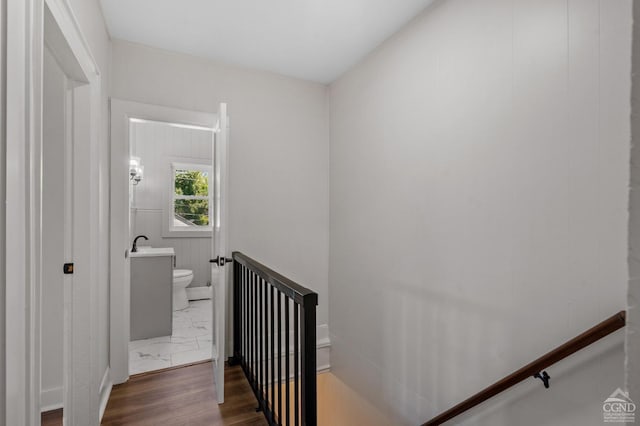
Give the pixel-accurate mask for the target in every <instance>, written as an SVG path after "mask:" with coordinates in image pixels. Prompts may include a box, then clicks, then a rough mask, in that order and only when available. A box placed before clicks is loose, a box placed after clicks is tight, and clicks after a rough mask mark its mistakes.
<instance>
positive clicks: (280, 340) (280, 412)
mask: <svg viewBox="0 0 640 426" xmlns="http://www.w3.org/2000/svg"><path fill="white" fill-rule="evenodd" d="M280 295H281V293H280V290H278V424H280V425H281V424H282V297H280Z"/></svg>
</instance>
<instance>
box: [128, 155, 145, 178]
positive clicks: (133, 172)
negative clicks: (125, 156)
mask: <svg viewBox="0 0 640 426" xmlns="http://www.w3.org/2000/svg"><path fill="white" fill-rule="evenodd" d="M143 176H144V166H143V165H142V161H141V160H140V157H131V159H130V160H129V180H130V181H132V182H133V184H134V185H137V184H139V183H140V181H141V180H142V177H143Z"/></svg>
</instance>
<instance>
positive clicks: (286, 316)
mask: <svg viewBox="0 0 640 426" xmlns="http://www.w3.org/2000/svg"><path fill="white" fill-rule="evenodd" d="M284 333H285V335H284V356H285V358H284V383H285V386H286V388H285V390H286V392H285V412H284V414H285V418H286V422H285V424H286V425H287V426H289V425H290V424H291V422H290V421H289V411H290V404H289V399H290V395H289V385H290V384H291V383H290V381H289V299H288V298H285V299H284Z"/></svg>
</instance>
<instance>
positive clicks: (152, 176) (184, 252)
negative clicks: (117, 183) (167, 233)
mask: <svg viewBox="0 0 640 426" xmlns="http://www.w3.org/2000/svg"><path fill="white" fill-rule="evenodd" d="M130 132H131V133H130V134H131V152H132V153H133V155H136V156H138V157H140V158H141V160H142V164H143V166H144V179H143V180H142V181H141V182H140V183H139V184H138V185H136V186H133V188H134V189H133V194H134V198H133V205H132V207H133V209H132V210H133V212H132V219H133V220H132V222H133V235H132V238H133V237H135V236H136V235H146V236H147V237H149V241H144V240H138V244H140V245H151V246H153V247H173V248H174V250H175V253H176V268H179V269H191V270H192V271H193V275H194V276H193V282H192V283H191V284H190V287H198V286H204V285H206V284H207V282H210V281H211V266H210V264H209V259H211V258H212V256H211V238H165V237H163V236H162V225H163V223H162V221H163V220H166V215H165V214H164V212H165V211H166V206H165V203H166V202H167V200H166V197H167V190H166V188H169V187H170V186H171V163H172V162H181V163H190V162H194V161H195V162H197V163H198V164H200V163H208V164H209V165H211V164H212V162H211V157H212V152H213V145H212V144H213V133H212V132H210V131H207V130H202V129H191V128H184V127H175V126H169V125H167V124H165V123H154V122H133V123H131V130H130Z"/></svg>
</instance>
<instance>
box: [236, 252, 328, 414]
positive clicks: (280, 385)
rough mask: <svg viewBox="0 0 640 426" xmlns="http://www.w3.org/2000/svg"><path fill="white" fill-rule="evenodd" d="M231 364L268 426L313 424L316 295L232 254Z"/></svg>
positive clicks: (238, 255)
mask: <svg viewBox="0 0 640 426" xmlns="http://www.w3.org/2000/svg"><path fill="white" fill-rule="evenodd" d="M233 261H234V279H233V303H234V311H233V313H234V315H233V324H234V329H233V341H234V356H233V357H232V358H231V360H230V363H231V364H234V363H235V364H240V365H241V366H242V369H243V371H244V374H245V376H246V377H247V380H248V381H249V383H250V384H251V387H252V389H253V392H254V394H255V396H256V398H257V400H258V409H259V410H261V411H262V412H263V413H264V416H265V418H266V419H267V422H268V423H269V424H270V425H286V426H288V425H296V426H298V425H302V426H315V425H316V424H317V410H318V409H317V389H316V387H317V385H316V306H317V305H318V295H317V293H314V292H313V291H311V290H309V289H308V288H305V287H303V286H301V285H299V284H297V283H295V282H293V281H292V280H290V279H288V278H286V277H284V276H282V275H280V274H279V273H277V272H275V271H274V270H272V269H270V268H268V267H266V266H265V265H263V264H261V263H259V262H257V261H256V260H254V259H251V258H250V257H248V256H246V255H244V254H242V253H240V252H234V253H233Z"/></svg>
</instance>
